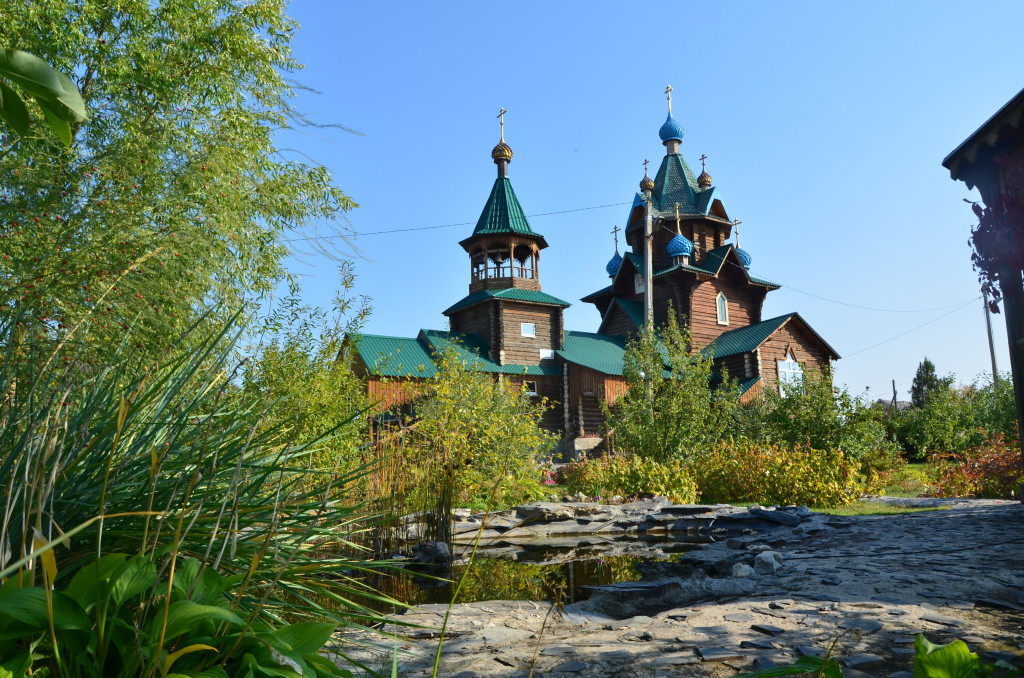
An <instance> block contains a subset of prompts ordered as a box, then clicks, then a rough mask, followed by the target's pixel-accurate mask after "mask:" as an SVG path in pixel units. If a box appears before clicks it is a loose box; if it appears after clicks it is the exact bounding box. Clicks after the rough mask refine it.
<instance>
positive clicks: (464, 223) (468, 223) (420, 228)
mask: <svg viewBox="0 0 1024 678" xmlns="http://www.w3.org/2000/svg"><path fill="white" fill-rule="evenodd" d="M632 204H633V203H631V202H613V203H609V204H607V205H593V206H591V207H577V208H575V209H571V210H557V211H555V212H538V213H537V214H527V215H526V217H527V218H528V219H532V218H534V217H549V216H552V215H554V214H569V213H570V212H586V211H587V210H599V209H604V208H605V207H621V206H623V205H632ZM475 224H476V222H475V221H462V222H459V223H457V224H440V225H438V226H414V227H411V228H392V229H389V230H386V231H364V232H362V233H360V232H355V233H351V234H338V235H325V236H319V237H316V238H314V237H313V236H304V237H301V238H284V239H283V240H284V242H300V241H309V240H314V239H316V240H327V239H330V238H349V237H353V236H361V235H385V234H388V233H408V232H410V231H431V230H434V229H437V228H454V227H456V226H473V225H475Z"/></svg>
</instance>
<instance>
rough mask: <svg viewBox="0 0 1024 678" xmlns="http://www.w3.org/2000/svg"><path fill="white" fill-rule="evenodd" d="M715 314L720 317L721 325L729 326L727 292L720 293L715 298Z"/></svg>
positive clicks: (719, 322)
mask: <svg viewBox="0 0 1024 678" xmlns="http://www.w3.org/2000/svg"><path fill="white" fill-rule="evenodd" d="M715 314H716V315H717V316H718V324H719V325H728V324H729V298H728V297H726V296H725V292H719V293H718V295H717V296H716V297H715Z"/></svg>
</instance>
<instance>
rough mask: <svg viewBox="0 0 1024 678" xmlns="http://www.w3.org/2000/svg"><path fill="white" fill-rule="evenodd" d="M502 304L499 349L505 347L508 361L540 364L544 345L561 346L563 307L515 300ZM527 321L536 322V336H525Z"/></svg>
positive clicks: (550, 346) (546, 348)
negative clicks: (536, 304)
mask: <svg viewBox="0 0 1024 678" xmlns="http://www.w3.org/2000/svg"><path fill="white" fill-rule="evenodd" d="M501 307H502V310H501V316H502V322H501V329H500V332H501V335H500V348H499V350H504V351H505V360H504V362H505V364H509V363H513V364H516V365H540V364H541V358H540V351H541V349H545V350H549V351H551V350H555V349H558V348H560V340H561V333H562V332H561V322H560V316H561V309H560V308H556V307H551V306H535V305H532V304H522V303H516V302H514V301H502V302H501ZM523 323H532V324H533V325H534V327H535V335H536V336H533V337H524V336H523ZM492 349H493V347H492ZM544 362H548V361H544ZM551 364H553V363H551Z"/></svg>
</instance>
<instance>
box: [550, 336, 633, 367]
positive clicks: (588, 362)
mask: <svg viewBox="0 0 1024 678" xmlns="http://www.w3.org/2000/svg"><path fill="white" fill-rule="evenodd" d="M558 355H559V357H560V358H562V359H563V360H565V361H566V362H570V363H575V364H577V365H582V366H583V367H589V368H590V369H592V370H596V371H598V372H601V373H603V374H613V375H619V376H621V375H622V363H623V358H624V357H625V355H626V340H625V339H623V338H622V337H613V336H611V335H610V334H593V333H591V332H566V333H565V342H564V344H563V347H562V350H561V351H558Z"/></svg>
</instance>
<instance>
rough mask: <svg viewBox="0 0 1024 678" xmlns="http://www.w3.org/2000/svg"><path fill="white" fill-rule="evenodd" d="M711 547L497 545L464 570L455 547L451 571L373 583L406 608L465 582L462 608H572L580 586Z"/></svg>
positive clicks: (666, 538) (647, 538) (676, 542)
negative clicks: (489, 603)
mask: <svg viewBox="0 0 1024 678" xmlns="http://www.w3.org/2000/svg"><path fill="white" fill-rule="evenodd" d="M709 541H711V540H710V539H709V538H707V537H704V536H700V535H692V534H689V535H688V534H671V535H666V534H659V535H635V534H633V535H628V536H627V535H617V536H616V537H586V538H579V537H574V538H568V539H561V538H549V539H537V540H530V541H523V542H515V541H513V540H501V541H496V542H494V543H491V544H487V545H481V546H480V548H479V549H478V550H477V553H476V556H475V558H474V560H473V562H472V565H471V566H468V567H467V565H466V560H468V558H469V555H470V552H471V549H470V548H466V549H464V550H460V549H459V548H458V547H457V549H456V554H455V555H456V558H457V559H456V562H455V564H454V565H453V566H451V567H450V568H442V567H439V566H422V565H420V566H413V567H415V568H416V569H418V570H419V571H420V572H422V574H421V575H418V574H414V573H412V572H403V573H392V574H387V575H382V576H381V577H379V578H377V580H376V581H374V582H373V585H374V586H375V587H376V588H377V589H378V590H380V591H381V592H382V593H385V594H387V595H389V596H391V597H393V598H394V599H396V600H399V601H401V602H403V603H408V604H412V605H422V604H427V603H440V604H447V603H449V602H451V600H452V595H453V594H454V592H455V589H456V585H457V583H458V581H459V579H460V578H462V577H463V576H464V577H465V580H464V581H463V582H462V587H461V590H460V591H459V596H458V601H457V602H460V603H471V602H478V601H484V600H538V601H539V600H551V601H558V602H560V603H573V602H577V601H580V600H585V599H586V597H587V596H588V591H587V589H586V588H585V587H588V586H596V585H603V584H614V583H618V582H624V581H637V580H639V579H640V578H641V575H642V573H641V571H640V568H641V566H642V565H641V564H642V563H644V562H668V561H674V560H676V559H678V558H679V557H681V556H682V555H683V554H684V553H686V552H687V551H691V550H693V549H695V548H699V547H700V545H701V544H704V543H708V542H709ZM423 575H427V576H423ZM444 577H447V579H444ZM376 607H378V608H379V606H376ZM380 611H386V612H391V611H393V610H390V609H389V610H380Z"/></svg>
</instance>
